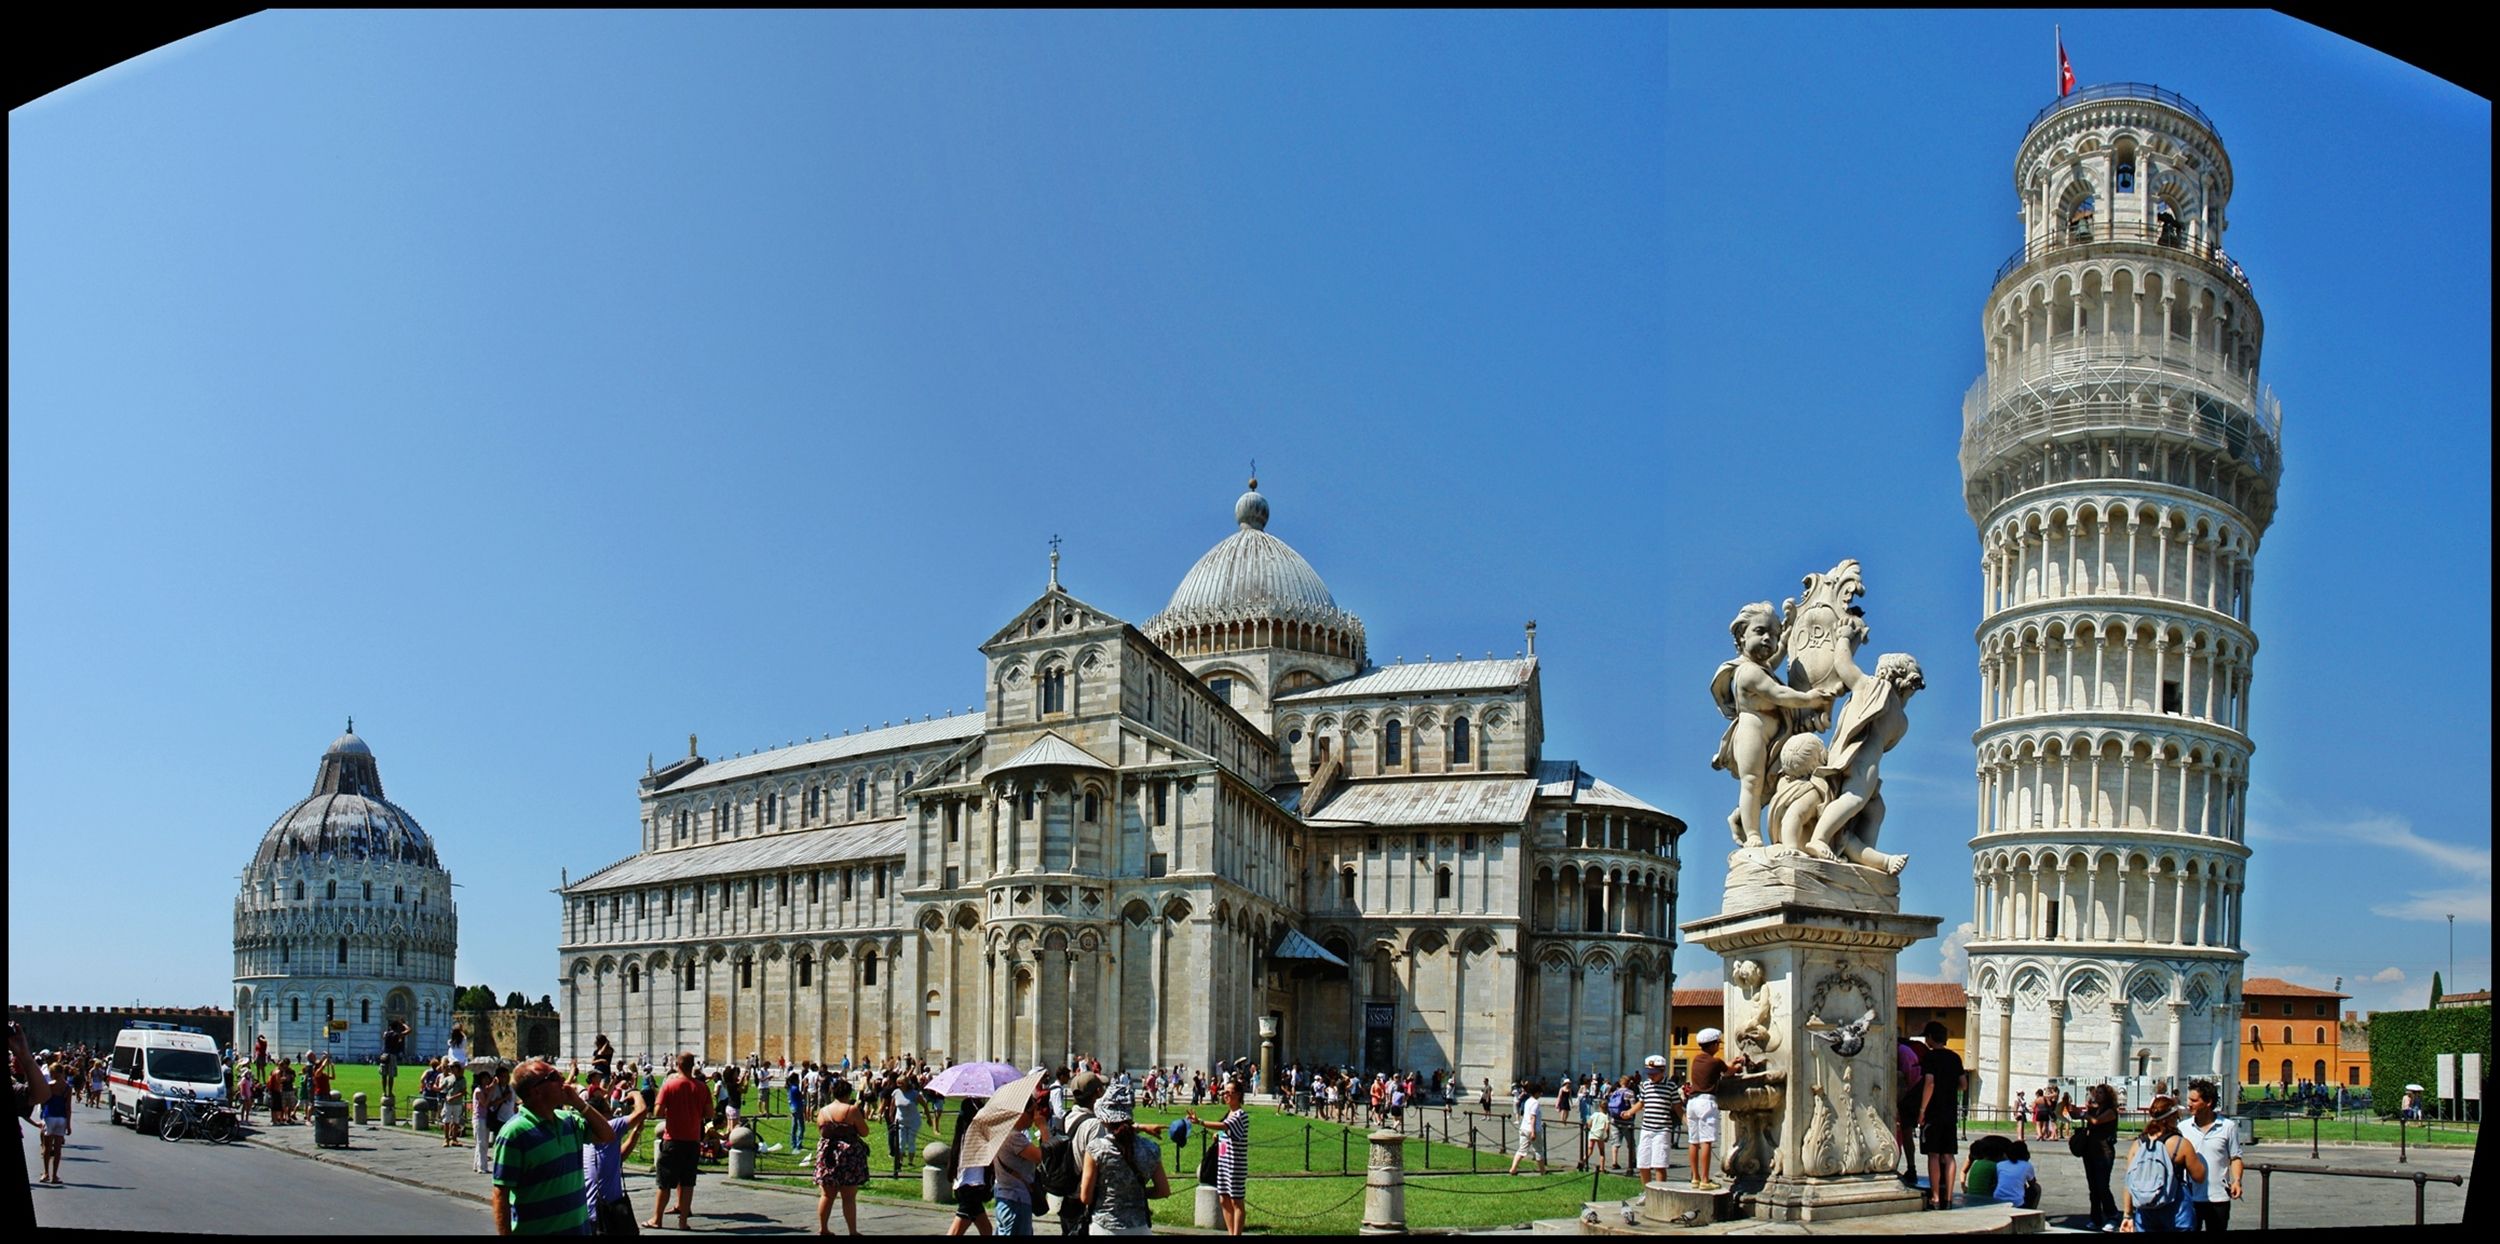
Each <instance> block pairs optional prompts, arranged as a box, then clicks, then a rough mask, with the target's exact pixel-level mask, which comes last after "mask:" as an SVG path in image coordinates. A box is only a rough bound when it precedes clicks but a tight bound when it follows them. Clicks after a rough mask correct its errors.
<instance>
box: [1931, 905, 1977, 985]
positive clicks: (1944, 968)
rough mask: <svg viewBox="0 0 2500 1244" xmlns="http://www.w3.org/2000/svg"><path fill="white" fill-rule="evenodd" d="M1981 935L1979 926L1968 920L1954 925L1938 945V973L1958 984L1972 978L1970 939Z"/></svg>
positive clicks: (1965, 982)
mask: <svg viewBox="0 0 2500 1244" xmlns="http://www.w3.org/2000/svg"><path fill="white" fill-rule="evenodd" d="M1978 935H1979V926H1978V925H1976V924H1973V923H1971V922H1970V921H1968V920H1965V921H1963V922H1962V923H1960V924H1957V925H1955V926H1953V931H1952V932H1950V933H1947V934H1945V935H1944V941H1942V942H1940V943H1938V944H1937V946H1936V956H1937V960H1938V966H1937V974H1938V975H1939V976H1941V977H1943V978H1944V979H1945V980H1947V981H1950V982H1952V983H1953V984H1956V985H1963V984H1967V983H1968V982H1969V980H1970V939H1972V938H1973V937H1976V936H1978Z"/></svg>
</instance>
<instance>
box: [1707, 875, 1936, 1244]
mask: <svg viewBox="0 0 2500 1244" xmlns="http://www.w3.org/2000/svg"><path fill="white" fill-rule="evenodd" d="M1941 922H1942V921H1941V918H1940V917H1937V916H1905V915H1902V914H1901V894H1900V879H1899V878H1898V877H1897V876H1893V875H1889V874H1886V873H1884V872H1882V871H1880V870H1876V869H1868V868H1861V867H1858V866H1856V865H1852V864H1846V863H1841V862H1838V861H1831V860H1820V859H1810V858H1802V857H1796V856H1788V857H1785V858H1774V857H1772V856H1771V855H1769V854H1768V853H1766V852H1763V851H1760V850H1746V851H1739V852H1737V853H1736V854H1735V855H1734V856H1731V857H1730V858H1729V861H1728V879H1727V901H1726V910H1725V911H1724V912H1722V914H1720V915H1716V916H1711V917H1708V918H1706V919H1702V920H1695V921H1692V922H1690V923H1687V924H1686V925H1685V926H1684V932H1685V934H1686V935H1687V937H1689V938H1690V939H1691V940H1692V941H1694V942H1697V943H1699V944H1700V945H1702V946H1705V947H1708V948H1709V949H1711V950H1713V951H1716V952H1718V953H1719V954H1720V955H1721V956H1722V957H1723V958H1725V959H1726V961H1727V973H1726V980H1727V984H1726V992H1725V995H1724V999H1725V1001H1724V1007H1725V1018H1724V1019H1723V1020H1722V1021H1721V1022H1720V1023H1719V1025H1718V1026H1719V1027H1720V1028H1722V1029H1723V1030H1724V1031H1725V1032H1726V1037H1725V1041H1726V1044H1725V1045H1723V1046H1722V1047H1721V1051H1720V1052H1721V1056H1722V1057H1728V1058H1733V1057H1734V1056H1735V1055H1737V1054H1742V1055H1744V1056H1745V1058H1746V1059H1747V1060H1748V1062H1749V1063H1751V1064H1753V1067H1754V1070H1755V1074H1748V1075H1746V1076H1743V1077H1741V1078H1740V1079H1739V1080H1738V1081H1736V1082H1735V1083H1732V1084H1730V1085H1729V1086H1727V1087H1726V1088H1724V1089H1723V1090H1722V1091H1721V1093H1720V1094H1719V1097H1718V1100H1719V1104H1720V1118H1721V1122H1720V1134H1719V1143H1718V1145H1717V1147H1716V1151H1715V1152H1714V1154H1713V1158H1714V1164H1715V1165H1717V1166H1719V1167H1720V1171H1721V1176H1720V1177H1722V1178H1725V1179H1727V1180H1729V1181H1731V1182H1732V1183H1734V1184H1735V1186H1736V1187H1738V1188H1739V1189H1741V1190H1747V1191H1750V1192H1751V1193H1752V1201H1753V1206H1754V1210H1755V1213H1756V1214H1757V1215H1758V1216H1760V1217H1764V1218H1768V1219H1771V1220H1773V1221H1778V1222H1821V1221H1829V1220H1832V1219H1839V1218H1854V1217H1860V1216H1865V1215H1871V1214H1890V1213H1900V1212H1905V1211H1915V1210H1917V1209H1918V1205H1919V1200H1920V1193H1919V1191H1918V1189H1915V1188H1909V1187H1904V1186H1903V1185H1902V1184H1901V1182H1900V1180H1899V1178H1898V1177H1897V1175H1896V1171H1897V1170H1898V1169H1899V1167H1898V1165H1897V1164H1898V1163H1899V1161H1900V1150H1899V1148H1898V1146H1897V1145H1896V1144H1895V1142H1894V1138H1893V1118H1894V1112H1895V1109H1896V1107H1895V1103H1896V1102H1897V1101H1898V1099H1899V1097H1900V1085H1899V1083H1898V1081H1899V1078H1900V1072H1899V1066H1898V1061H1897V1059H1896V1056H1895V1048H1896V1046H1895V1039H1896V1036H1897V1033H1896V1030H1895V1025H1896V1024H1897V1023H1898V1022H1899V1019H1898V1015H1899V1006H1898V999H1899V993H1898V987H1899V980H1900V972H1899V959H1900V955H1901V950H1902V948H1903V947H1906V946H1908V945H1910V944H1911V943H1912V942H1916V941H1919V940H1920V939H1922V938H1928V937H1933V936H1935V933H1936V926H1937V925H1938V924H1940V923H1941Z"/></svg>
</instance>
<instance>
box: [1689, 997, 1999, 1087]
mask: <svg viewBox="0 0 2500 1244" xmlns="http://www.w3.org/2000/svg"><path fill="white" fill-rule="evenodd" d="M1893 999H1894V1001H1893V1022H1894V1023H1895V1024H1896V1025H1898V1028H1897V1031H1900V1032H1906V1033H1909V1034H1911V1035H1913V1036H1916V1035H1917V1034H1918V1033H1920V1032H1922V1031H1924V1030H1925V1029H1926V1027H1927V1021H1929V1020H1931V1019H1932V1020H1937V1021H1940V1022H1942V1023H1943V1024H1944V1027H1945V1042H1944V1043H1945V1048H1947V1049H1950V1050H1952V1051H1953V1052H1954V1053H1956V1054H1959V1055H1961V1056H1962V1060H1963V1063H1964V1065H1966V1066H1967V1065H1968V1064H1969V1061H1970V1046H1969V1043H1968V1042H1967V1041H1966V1040H1965V1039H1964V1037H1963V1035H1962V1034H1963V1026H1964V1022H1965V1016H1966V1014H1967V1011H1968V1008H1969V1006H1970V1000H1969V997H1968V995H1966V994H1964V993H1963V991H1962V987H1961V986H1960V985H1954V984H1946V983H1930V982H1926V981H1903V982H1901V983H1900V985H1899V986H1898V988H1897V989H1896V991H1895V993H1894V995H1893ZM1725 1006H1726V1003H1725V995H1724V994H1723V992H1722V991H1720V990H1717V989H1678V990H1676V991H1675V1015H1674V1018H1673V1024H1674V1028H1675V1048H1674V1049H1672V1050H1670V1051H1668V1053H1667V1057H1668V1058H1669V1059H1670V1060H1672V1061H1673V1063H1674V1074H1675V1076H1676V1078H1678V1079H1682V1078H1683V1077H1684V1074H1685V1071H1686V1069H1687V1068H1689V1067H1691V1066H1692V1065H1693V1056H1694V1055H1696V1054H1699V1053H1700V1052H1701V1046H1700V1045H1699V1044H1698V1043H1696V1042H1695V1041H1694V1040H1693V1034H1695V1033H1698V1032H1700V1031H1701V1030H1702V1029H1704V1028H1723V1027H1725V1026H1726V1023H1725V1018H1724V1017H1725V1015H1726V1010H1725ZM1727 1052H1728V1051H1727V1047H1726V1046H1721V1047H1719V1053H1720V1055H1721V1056H1722V1057H1724V1056H1725V1055H1726V1054H1727Z"/></svg>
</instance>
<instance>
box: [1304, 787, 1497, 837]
mask: <svg viewBox="0 0 2500 1244" xmlns="http://www.w3.org/2000/svg"><path fill="white" fill-rule="evenodd" d="M1535 795H1536V783H1534V782H1531V781H1529V780H1528V779H1526V778H1523V777H1517V776H1495V775H1488V776H1485V777H1463V778H1389V779H1386V780H1379V779H1375V780H1372V781H1362V782H1349V783H1347V784H1346V787H1345V789H1343V790H1341V791H1339V792H1337V794H1336V795H1335V796H1334V797H1333V798H1331V799H1329V801H1328V802H1327V803H1325V804H1323V805H1321V806H1320V807H1319V808H1317V809H1315V810H1313V811H1309V812H1305V813H1303V819H1304V820H1307V821H1309V822H1311V823H1313V824H1315V825H1316V824H1335V823H1339V822H1351V823H1354V824H1358V825H1401V826H1402V825H1517V824H1519V823H1520V822H1521V821H1524V820H1526V819H1527V817H1528V801H1529V800H1530V799H1532V798H1534V797H1535Z"/></svg>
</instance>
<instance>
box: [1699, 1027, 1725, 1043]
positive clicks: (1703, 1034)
mask: <svg viewBox="0 0 2500 1244" xmlns="http://www.w3.org/2000/svg"><path fill="white" fill-rule="evenodd" d="M1718 1039H1719V1030H1718V1029H1716V1028H1704V1029H1702V1030H1701V1031H1700V1032H1698V1033H1696V1034H1694V1036H1693V1044H1695V1045H1711V1044H1714V1043H1716V1042H1717V1041H1718Z"/></svg>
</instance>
